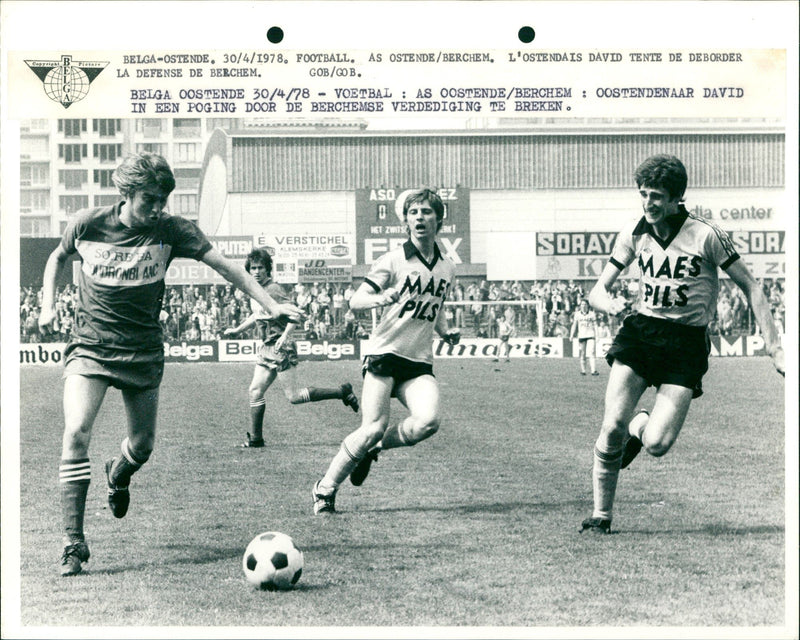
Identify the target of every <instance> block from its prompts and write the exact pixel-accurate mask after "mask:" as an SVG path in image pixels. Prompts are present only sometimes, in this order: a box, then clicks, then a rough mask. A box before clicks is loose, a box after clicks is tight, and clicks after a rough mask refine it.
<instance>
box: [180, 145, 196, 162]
mask: <svg viewBox="0 0 800 640" xmlns="http://www.w3.org/2000/svg"><path fill="white" fill-rule="evenodd" d="M175 150H176V154H177V158H175V159H176V161H178V162H200V143H199V142H179V143H177V144H176V145H175Z"/></svg>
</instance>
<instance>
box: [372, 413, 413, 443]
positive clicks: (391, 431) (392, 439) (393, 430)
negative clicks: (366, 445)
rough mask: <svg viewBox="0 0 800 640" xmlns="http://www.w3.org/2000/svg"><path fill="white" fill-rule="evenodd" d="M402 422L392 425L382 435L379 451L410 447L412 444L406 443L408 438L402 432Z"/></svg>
mask: <svg viewBox="0 0 800 640" xmlns="http://www.w3.org/2000/svg"><path fill="white" fill-rule="evenodd" d="M404 423H405V420H404V421H403V422H398V423H397V424H394V425H392V426H391V427H389V428H388V429H386V432H385V433H384V434H383V439H382V440H381V442H380V447H381V449H394V448H395V447H410V446H412V445H413V444H415V443H413V442H409V441H408V437H407V436H406V434H405V431H403V424H404Z"/></svg>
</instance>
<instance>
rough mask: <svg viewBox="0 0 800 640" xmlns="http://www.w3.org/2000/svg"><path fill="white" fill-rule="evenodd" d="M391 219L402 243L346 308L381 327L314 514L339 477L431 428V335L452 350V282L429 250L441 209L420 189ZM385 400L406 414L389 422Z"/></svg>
mask: <svg viewBox="0 0 800 640" xmlns="http://www.w3.org/2000/svg"><path fill="white" fill-rule="evenodd" d="M396 206H397V207H398V209H399V207H402V209H400V210H399V211H398V214H399V215H398V217H399V218H400V219H401V221H402V222H403V223H404V224H405V225H407V227H408V233H409V238H408V240H407V241H406V242H405V243H404V244H403V245H402V246H400V247H398V248H397V249H394V250H392V251H389V252H388V253H385V254H384V255H382V256H381V257H380V258H378V259H377V260H376V261H375V262H374V264H373V265H372V268H371V269H370V272H369V274H368V276H367V277H366V278H365V280H364V282H363V283H362V284H361V286H360V287H359V288H358V290H357V291H356V292H355V294H354V295H353V297H352V298H351V299H350V307H351V308H352V309H355V310H358V309H374V308H377V307H384V310H383V315H382V317H381V321H380V323H379V324H378V326H377V327H376V329H375V331H374V332H373V333H372V335H371V337H370V340H369V342H368V346H367V348H366V350H365V352H364V362H363V367H362V373H363V375H364V387H363V390H362V395H361V404H362V421H361V426H360V427H359V428H358V429H356V430H355V431H353V432H352V433H351V434H349V435H348V436H347V437H346V438H345V439H344V441H343V442H342V444H341V446H340V448H339V451H338V452H337V453H336V455H335V456H334V457H333V460H332V461H331V463H330V465H329V466H328V470H327V472H326V473H325V475H324V477H323V478H322V479H320V480H319V481H318V482H317V483H316V484H315V485H314V487H313V489H312V498H313V503H314V513H316V514H318V513H333V512H335V510H336V509H335V499H336V492H337V490H338V488H339V485H340V484H341V483H342V482H343V481H344V480H345V478H347V477H348V476H349V477H350V481H351V482H352V483H353V484H354V485H356V486H359V485H361V484H362V483H363V482H364V480H365V479H366V477H367V474H368V473H369V470H370V466H371V464H372V463H373V462H375V461H376V460H377V458H378V452H379V451H382V450H386V449H392V448H394V447H411V446H414V445H415V444H417V443H419V442H422V441H423V440H425V439H426V438H429V437H430V436H432V435H433V434H434V433H436V431H437V430H438V429H439V422H440V419H441V418H440V415H439V385H438V383H437V381H436V378H435V377H434V376H433V350H432V349H431V341H432V340H433V332H434V331H436V333H437V334H438V335H439V336H440V337H441V338H442V339H443V340H445V341H447V342H448V343H450V344H457V343H458V341H459V338H460V333H459V331H458V329H450V328H449V327H448V322H447V318H446V314H445V312H444V302H445V300H447V295H448V292H449V290H450V287H451V286H452V283H453V278H454V275H455V265H454V264H453V262H452V260H450V259H449V258H447V257H446V256H444V255H443V254H442V252H441V250H440V249H439V245H438V244H436V234H437V233H438V232H439V230H440V229H441V228H442V221H443V219H444V205H443V204H442V200H441V199H440V197H439V196H438V195H437V194H436V192H434V191H432V190H430V189H420V190H418V191H411V192H406V193H403V194H401V197H399V198H398V202H397V204H396ZM392 397H395V398H397V399H398V400H399V401H400V402H401V403H402V404H403V406H405V407H406V408H407V409H408V411H409V415H408V417H406V418H405V419H404V420H401V421H400V422H399V423H396V424H392V425H390V424H389V417H390V416H389V405H390V400H391V398H392Z"/></svg>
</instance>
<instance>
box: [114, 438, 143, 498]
mask: <svg viewBox="0 0 800 640" xmlns="http://www.w3.org/2000/svg"><path fill="white" fill-rule="evenodd" d="M120 450H121V451H122V455H121V456H119V457H117V458H115V460H114V465H113V466H112V467H111V472H110V473H109V476H110V477H111V482H112V483H113V484H114V485H116V486H117V487H127V486H128V485H129V484H130V482H131V476H132V475H133V474H134V473H136V472H137V471H138V470H139V469H141V467H142V465H143V464H144V463H145V462H147V460H148V459H149V457H150V456H149V455H142V454H140V453H134V451H133V449H131V442H130V440H129V439H128V438H125V439H124V440H123V441H122V445H121V446H120Z"/></svg>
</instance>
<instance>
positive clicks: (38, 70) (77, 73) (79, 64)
mask: <svg viewBox="0 0 800 640" xmlns="http://www.w3.org/2000/svg"><path fill="white" fill-rule="evenodd" d="M25 64H27V65H28V67H30V70H31V71H33V72H34V73H35V74H36V75H37V76H38V77H39V79H40V80H41V81H42V84H43V85H44V92H45V93H46V94H47V97H48V98H50V99H51V100H53V101H55V102H60V103H61V104H62V105H63V107H64V108H65V109H68V108H69V106H70V105H71V104H72V103H73V102H78V101H79V100H83V99H84V98H85V97H86V94H87V93H89V85H90V84H91V83H92V80H94V79H95V78H96V77H97V76H99V75H100V72H102V71H103V69H105V68H106V67H107V66H108V62H87V61H78V60H73V59H72V56H70V55H62V56H61V60H26V61H25Z"/></svg>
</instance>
